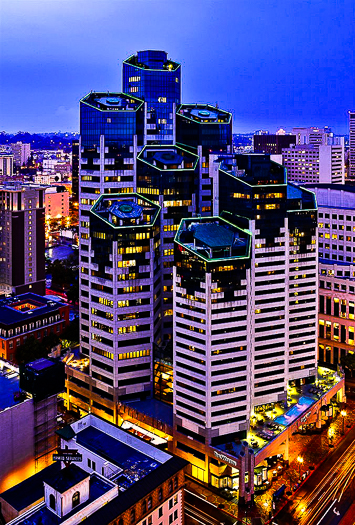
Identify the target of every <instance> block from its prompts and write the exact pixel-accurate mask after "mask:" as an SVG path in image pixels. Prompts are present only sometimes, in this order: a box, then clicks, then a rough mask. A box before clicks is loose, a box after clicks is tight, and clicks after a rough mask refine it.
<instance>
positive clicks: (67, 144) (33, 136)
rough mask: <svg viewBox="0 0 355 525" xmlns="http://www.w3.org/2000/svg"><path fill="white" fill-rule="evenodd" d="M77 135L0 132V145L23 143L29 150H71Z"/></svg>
mask: <svg viewBox="0 0 355 525" xmlns="http://www.w3.org/2000/svg"><path fill="white" fill-rule="evenodd" d="M78 138H79V134H78V133H65V132H63V133H62V132H53V133H28V132H26V131H19V132H18V133H15V134H12V133H6V132H5V131H2V132H0V144H13V143H14V142H25V143H27V144H28V143H30V144H31V150H35V149H53V150H57V149H64V150H67V151H69V150H71V143H72V140H73V139H78Z"/></svg>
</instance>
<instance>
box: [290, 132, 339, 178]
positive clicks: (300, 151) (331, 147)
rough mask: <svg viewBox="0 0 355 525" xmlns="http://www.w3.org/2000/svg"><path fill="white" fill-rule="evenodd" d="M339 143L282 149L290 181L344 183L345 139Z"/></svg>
mask: <svg viewBox="0 0 355 525" xmlns="http://www.w3.org/2000/svg"><path fill="white" fill-rule="evenodd" d="M339 142H340V143H339V144H324V145H323V144H319V145H316V144H311V145H309V144H306V145H303V146H298V145H296V146H291V147H290V148H284V149H282V165H283V166H285V168H287V177H288V180H290V181H295V182H305V183H310V184H317V183H324V184H344V181H345V153H344V139H342V140H340V141H339Z"/></svg>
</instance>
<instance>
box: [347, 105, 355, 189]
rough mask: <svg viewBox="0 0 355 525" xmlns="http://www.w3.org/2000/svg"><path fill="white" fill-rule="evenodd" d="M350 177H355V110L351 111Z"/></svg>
mask: <svg viewBox="0 0 355 525" xmlns="http://www.w3.org/2000/svg"><path fill="white" fill-rule="evenodd" d="M348 176H349V179H355V111H349V173H348Z"/></svg>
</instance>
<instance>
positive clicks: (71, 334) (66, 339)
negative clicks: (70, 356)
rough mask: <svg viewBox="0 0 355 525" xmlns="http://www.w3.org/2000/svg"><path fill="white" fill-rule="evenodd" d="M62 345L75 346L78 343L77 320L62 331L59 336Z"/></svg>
mask: <svg viewBox="0 0 355 525" xmlns="http://www.w3.org/2000/svg"><path fill="white" fill-rule="evenodd" d="M60 338H61V340H62V344H63V346H64V347H66V346H75V345H76V344H78V342H79V318H76V319H74V320H73V321H72V322H71V323H70V324H69V325H68V326H67V327H66V328H65V330H64V331H63V333H62V335H61V336H60Z"/></svg>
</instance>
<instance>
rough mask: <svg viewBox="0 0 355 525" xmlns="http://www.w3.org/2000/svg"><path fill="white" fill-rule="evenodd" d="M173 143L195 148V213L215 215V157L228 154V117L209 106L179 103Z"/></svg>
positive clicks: (229, 149)
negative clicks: (196, 185) (196, 190)
mask: <svg viewBox="0 0 355 525" xmlns="http://www.w3.org/2000/svg"><path fill="white" fill-rule="evenodd" d="M176 141H177V142H178V143H180V144H185V145H186V146H189V147H192V148H195V150H194V151H197V154H198V156H199V157H200V165H199V185H198V186H199V187H198V190H199V191H198V194H199V200H198V213H199V214H200V215H201V216H202V217H208V216H210V215H213V214H214V213H215V209H214V203H213V187H214V186H215V187H217V186H218V165H219V163H218V162H217V160H218V158H219V157H220V156H221V155H222V156H225V155H226V154H231V153H232V115H231V114H230V113H228V112H227V111H223V110H222V109H220V108H218V107H214V106H210V105H209V104H181V105H180V106H179V108H178V110H177V113H176Z"/></svg>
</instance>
